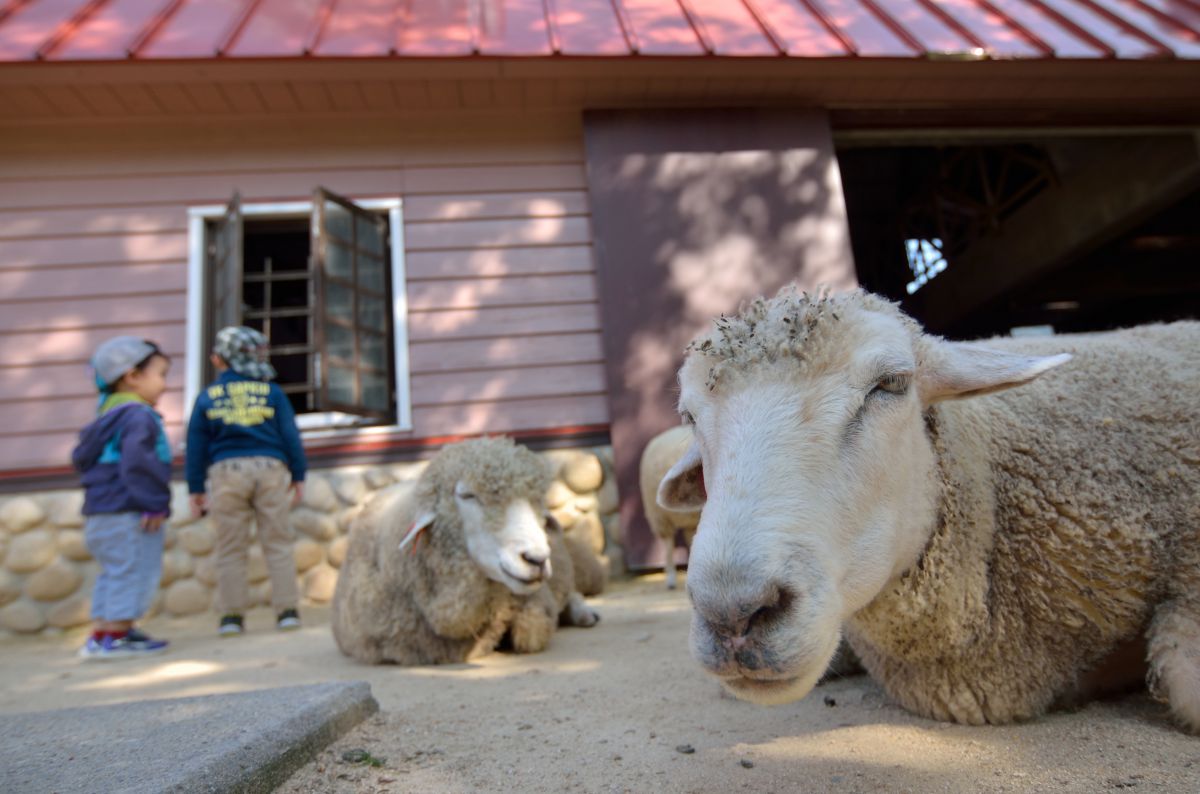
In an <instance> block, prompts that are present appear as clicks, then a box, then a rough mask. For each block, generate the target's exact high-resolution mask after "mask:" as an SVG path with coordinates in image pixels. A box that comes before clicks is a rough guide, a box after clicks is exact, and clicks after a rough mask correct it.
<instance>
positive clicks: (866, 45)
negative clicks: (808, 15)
mask: <svg viewBox="0 0 1200 794" xmlns="http://www.w3.org/2000/svg"><path fill="white" fill-rule="evenodd" d="M809 1H810V2H811V3H812V4H813V6H814V7H820V8H823V9H824V12H825V16H826V18H827V19H828V20H829V22H830V23H831V24H832V25H833V26H834V27H836V28H837V29H838V30H840V31H841V33H842V35H843V36H845V37H846V38H847V39H848V40H849V41H850V42H851V43H852V44H853V45H854V49H855V54H857V55H866V56H876V57H884V58H909V57H912V56H913V55H916V54H918V53H920V52H921V50H920V48H919V47H918V46H917V45H916V43H915V42H913V43H910V42H908V41H907V40H906V39H904V38H903V37H901V36H900V35H899V34H898V33H897V32H896V31H895V30H894V29H893V28H892V26H891V25H889V24H887V23H886V22H885V21H884V20H883V19H882V18H881V17H879V16H878V15H876V14H874V13H873V12H872V11H871V10H870V9H869V8H868V7H867V6H866V5H865V4H864V3H863V2H862V0H809Z"/></svg>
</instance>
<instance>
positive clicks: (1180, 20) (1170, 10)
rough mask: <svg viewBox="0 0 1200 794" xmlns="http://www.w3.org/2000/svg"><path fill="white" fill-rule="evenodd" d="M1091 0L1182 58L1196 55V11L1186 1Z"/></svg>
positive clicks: (1199, 16)
mask: <svg viewBox="0 0 1200 794" xmlns="http://www.w3.org/2000/svg"><path fill="white" fill-rule="evenodd" d="M1093 2H1095V4H1096V5H1098V6H1100V7H1101V8H1103V9H1104V10H1106V11H1108V12H1109V13H1111V14H1112V15H1113V16H1120V17H1121V18H1123V19H1126V20H1128V21H1129V22H1130V23H1131V24H1133V25H1135V26H1137V28H1138V29H1139V30H1142V31H1143V32H1145V33H1148V34H1149V35H1151V36H1153V37H1154V38H1155V39H1156V40H1157V41H1160V42H1162V43H1163V44H1165V45H1166V46H1167V47H1169V48H1170V49H1171V50H1172V52H1174V53H1175V54H1176V55H1178V56H1180V57H1183V58H1200V13H1198V12H1196V10H1195V9H1193V8H1191V7H1190V6H1188V4H1187V3H1181V2H1173V3H1172V2H1158V3H1157V4H1156V3H1153V2H1146V0H1141V1H1140V2H1137V3H1134V2H1114V1H1113V0H1093ZM1189 12H1190V13H1189ZM1189 17H1191V19H1190V20H1189V19H1188V18H1189ZM1189 22H1190V24H1189Z"/></svg>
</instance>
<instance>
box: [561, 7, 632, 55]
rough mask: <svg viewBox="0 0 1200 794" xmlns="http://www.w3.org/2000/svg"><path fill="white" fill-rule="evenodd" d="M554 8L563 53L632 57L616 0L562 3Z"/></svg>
mask: <svg viewBox="0 0 1200 794" xmlns="http://www.w3.org/2000/svg"><path fill="white" fill-rule="evenodd" d="M551 8H553V9H554V11H553V12H552V13H553V17H554V20H555V29H556V30H557V31H558V38H559V46H560V47H561V48H562V52H563V54H565V55H628V54H629V45H628V44H627V43H626V41H625V34H624V33H622V32H621V23H620V21H619V20H618V19H617V13H616V11H615V10H614V9H613V4H612V0H569V2H568V1H567V0H558V1H557V2H553V3H552V4H551Z"/></svg>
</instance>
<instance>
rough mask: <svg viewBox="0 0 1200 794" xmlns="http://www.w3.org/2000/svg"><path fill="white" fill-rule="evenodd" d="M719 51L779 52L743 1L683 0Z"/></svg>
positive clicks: (730, 52) (742, 53)
mask: <svg viewBox="0 0 1200 794" xmlns="http://www.w3.org/2000/svg"><path fill="white" fill-rule="evenodd" d="M684 7H685V8H688V9H689V11H690V13H693V14H695V15H696V16H697V17H698V19H697V20H695V21H696V22H697V23H698V25H699V27H700V29H701V30H702V31H703V32H704V35H705V36H706V37H707V38H708V42H709V44H711V46H712V48H713V52H715V53H716V54H717V55H780V54H781V51H780V50H781V47H782V43H781V44H780V46H779V47H777V46H775V44H774V43H773V42H772V40H771V38H770V37H768V36H767V34H766V33H765V32H763V28H762V25H760V24H758V22H757V21H755V19H754V15H753V14H751V13H750V9H749V7H748V6H747V5H746V4H745V3H743V2H732V3H731V2H729V0H684Z"/></svg>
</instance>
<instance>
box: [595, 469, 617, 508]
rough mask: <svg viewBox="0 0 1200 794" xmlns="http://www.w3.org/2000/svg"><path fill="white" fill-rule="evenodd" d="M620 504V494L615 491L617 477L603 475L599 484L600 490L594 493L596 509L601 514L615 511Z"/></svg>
mask: <svg viewBox="0 0 1200 794" xmlns="http://www.w3.org/2000/svg"><path fill="white" fill-rule="evenodd" d="M620 506H621V495H620V494H619V493H618V492H617V479H616V478H615V477H605V478H604V484H603V485H601V486H600V492H599V493H597V494H596V509H597V510H599V511H600V513H601V515H608V514H609V513H615V512H616V511H617V508H619V507H620Z"/></svg>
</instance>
